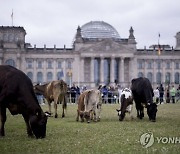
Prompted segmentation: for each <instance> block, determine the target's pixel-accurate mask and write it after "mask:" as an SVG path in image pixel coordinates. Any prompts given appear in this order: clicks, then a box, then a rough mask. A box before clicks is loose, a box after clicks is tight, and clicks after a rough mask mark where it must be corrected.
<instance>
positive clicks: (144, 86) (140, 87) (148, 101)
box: [131, 77, 157, 122]
mask: <svg viewBox="0 0 180 154" xmlns="http://www.w3.org/2000/svg"><path fill="white" fill-rule="evenodd" d="M131 83H132V85H131V90H132V93H133V98H134V101H135V103H136V109H137V117H138V118H140V119H142V118H143V117H144V106H143V104H144V105H145V107H147V114H148V116H149V120H150V121H153V122H155V121H156V112H157V105H156V104H155V103H153V96H154V93H153V89H152V86H151V83H150V81H149V80H148V79H147V78H143V77H140V78H136V79H133V80H132V81H131Z"/></svg>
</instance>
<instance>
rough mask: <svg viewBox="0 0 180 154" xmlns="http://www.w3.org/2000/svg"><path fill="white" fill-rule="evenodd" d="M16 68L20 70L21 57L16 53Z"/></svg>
mask: <svg viewBox="0 0 180 154" xmlns="http://www.w3.org/2000/svg"><path fill="white" fill-rule="evenodd" d="M17 68H18V69H21V55H20V53H17Z"/></svg>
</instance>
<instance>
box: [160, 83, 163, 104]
mask: <svg viewBox="0 0 180 154" xmlns="http://www.w3.org/2000/svg"><path fill="white" fill-rule="evenodd" d="M159 95H160V104H161V103H163V101H164V100H163V97H164V87H163V85H162V84H161V85H160V87H159Z"/></svg>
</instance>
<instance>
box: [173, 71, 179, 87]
mask: <svg viewBox="0 0 180 154" xmlns="http://www.w3.org/2000/svg"><path fill="white" fill-rule="evenodd" d="M179 78H180V76H179V73H178V72H176V73H175V81H174V82H175V84H179V83H180V82H179Z"/></svg>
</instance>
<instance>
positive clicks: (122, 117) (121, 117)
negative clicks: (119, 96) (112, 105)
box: [116, 109, 125, 121]
mask: <svg viewBox="0 0 180 154" xmlns="http://www.w3.org/2000/svg"><path fill="white" fill-rule="evenodd" d="M116 111H117V112H118V116H119V121H123V119H124V117H125V112H123V113H122V112H121V109H116Z"/></svg>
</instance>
